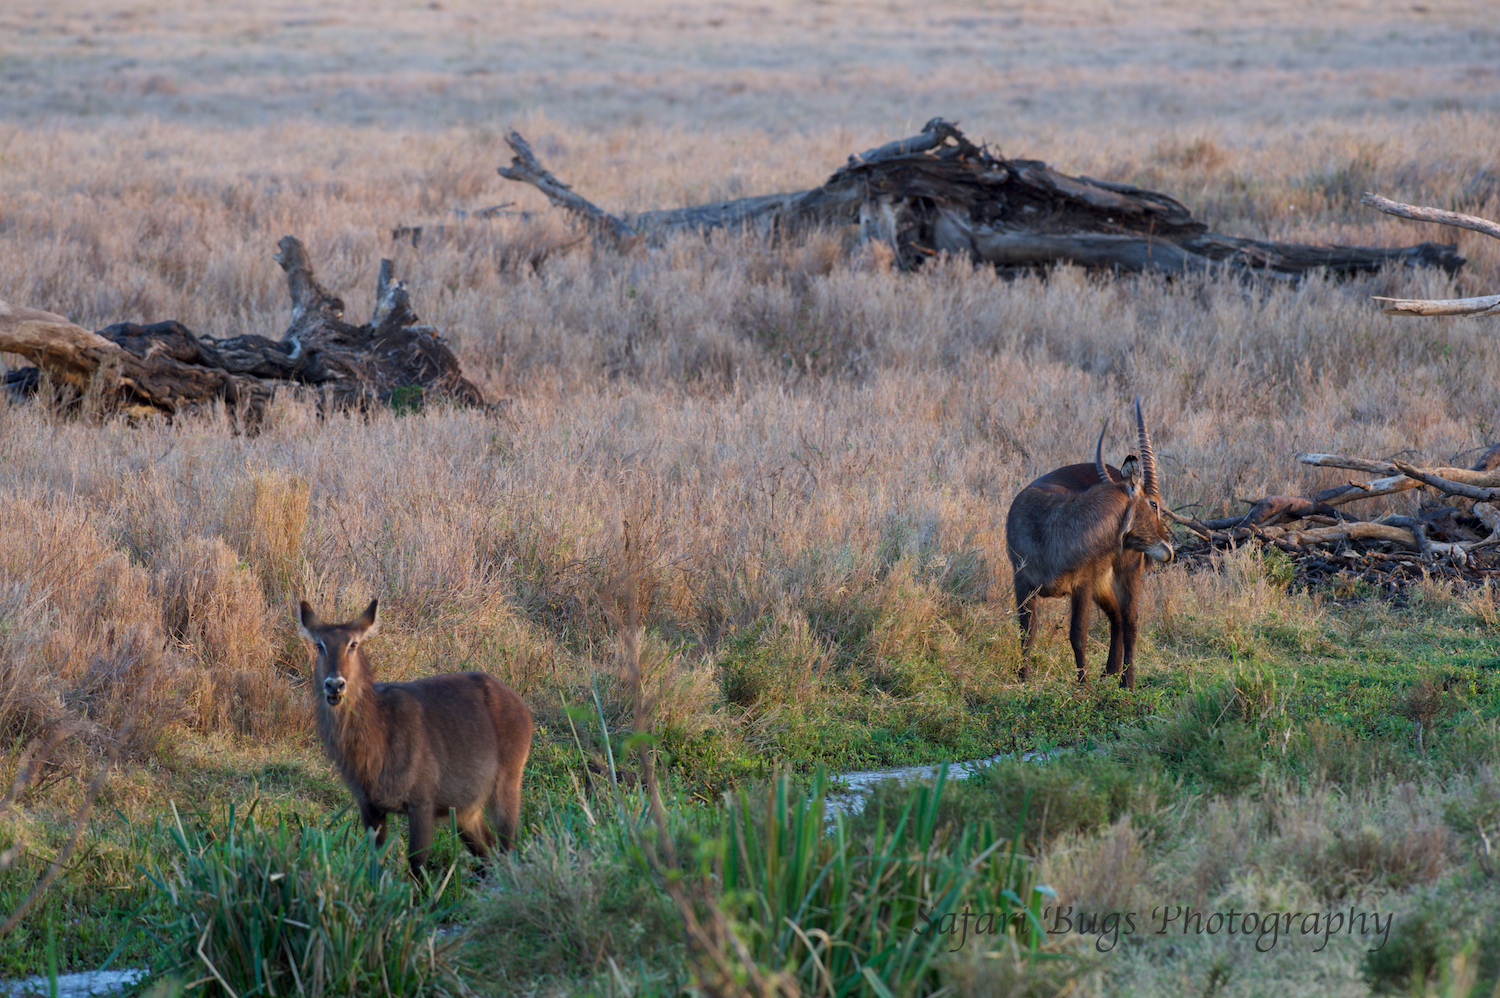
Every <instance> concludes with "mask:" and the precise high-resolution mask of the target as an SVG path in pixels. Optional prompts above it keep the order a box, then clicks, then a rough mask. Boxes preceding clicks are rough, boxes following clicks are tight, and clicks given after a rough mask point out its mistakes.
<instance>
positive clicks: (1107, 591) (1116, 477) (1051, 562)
mask: <svg viewBox="0 0 1500 998" xmlns="http://www.w3.org/2000/svg"><path fill="white" fill-rule="evenodd" d="M1135 426H1136V431H1137V433H1138V434H1139V436H1140V447H1141V456H1140V458H1139V459H1137V458H1136V456H1135V455H1134V454H1132V455H1130V456H1129V457H1127V458H1126V459H1125V460H1124V461H1123V462H1122V463H1121V466H1120V467H1119V468H1113V467H1110V466H1109V465H1106V464H1105V463H1104V430H1102V429H1101V430H1100V431H1099V443H1098V444H1097V445H1096V446H1095V447H1094V463H1093V464H1070V465H1068V466H1067V467H1065V468H1058V469H1057V470H1056V471H1052V472H1048V473H1047V474H1045V475H1043V476H1042V477H1041V478H1038V479H1037V480H1036V481H1034V482H1032V483H1031V484H1030V485H1028V486H1026V487H1025V488H1024V489H1022V490H1021V491H1020V493H1019V494H1018V495H1017V496H1016V498H1015V501H1014V502H1012V503H1011V504H1010V515H1009V516H1007V517H1006V519H1005V543H1006V546H1007V547H1008V548H1009V549H1010V563H1011V566H1012V567H1013V568H1014V569H1015V573H1016V609H1017V611H1018V616H1019V617H1020V619H1021V658H1022V665H1021V679H1022V680H1023V681H1024V680H1025V679H1026V678H1027V675H1028V674H1029V672H1030V655H1031V641H1032V637H1033V636H1034V634H1035V631H1036V612H1037V611H1036V601H1037V600H1038V599H1040V598H1043V597H1049V596H1067V597H1069V598H1071V599H1072V601H1073V620H1072V626H1071V627H1070V628H1069V633H1068V638H1069V641H1070V643H1071V644H1072V645H1073V659H1074V661H1075V662H1076V663H1077V665H1078V680H1079V682H1083V681H1084V680H1085V679H1086V678H1087V673H1086V672H1085V671H1084V652H1085V650H1086V647H1087V643H1088V636H1089V610H1090V604H1092V603H1098V604H1099V607H1100V608H1101V609H1102V610H1103V611H1104V612H1105V614H1106V615H1108V617H1109V661H1108V662H1107V663H1106V665H1105V667H1104V674H1105V675H1106V676H1112V675H1115V674H1116V673H1120V672H1121V671H1122V669H1123V674H1122V675H1121V676H1120V685H1121V686H1124V687H1125V688H1126V689H1131V688H1134V686H1135V639H1136V635H1137V634H1138V633H1139V632H1140V596H1141V582H1142V578H1143V577H1144V575H1145V572H1146V561H1147V559H1149V560H1151V561H1153V562H1164V561H1169V560H1170V559H1171V558H1172V540H1171V535H1170V534H1169V533H1168V532H1167V528H1166V526H1165V524H1163V523H1162V518H1161V505H1160V504H1161V492H1160V490H1159V488H1158V483H1157V477H1156V455H1155V453H1154V452H1153V451H1152V450H1151V435H1150V434H1149V433H1147V432H1146V421H1145V419H1144V418H1142V416H1141V400H1140V399H1139V398H1137V399H1136V400H1135ZM1105 428H1106V429H1107V428H1108V424H1106V426H1105Z"/></svg>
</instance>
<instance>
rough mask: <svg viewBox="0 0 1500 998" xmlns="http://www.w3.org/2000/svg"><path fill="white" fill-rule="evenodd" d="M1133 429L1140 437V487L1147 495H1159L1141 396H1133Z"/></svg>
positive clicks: (1153, 453)
mask: <svg viewBox="0 0 1500 998" xmlns="http://www.w3.org/2000/svg"><path fill="white" fill-rule="evenodd" d="M1135 429H1136V432H1137V433H1138V434H1139V435H1140V438H1141V488H1143V489H1145V491H1146V494H1147V495H1148V496H1160V495H1161V492H1160V491H1159V490H1158V489H1157V487H1156V452H1155V451H1153V450H1152V449H1151V434H1149V433H1147V432H1146V420H1145V417H1143V416H1142V415H1141V397H1140V396H1139V395H1137V396H1136V397H1135Z"/></svg>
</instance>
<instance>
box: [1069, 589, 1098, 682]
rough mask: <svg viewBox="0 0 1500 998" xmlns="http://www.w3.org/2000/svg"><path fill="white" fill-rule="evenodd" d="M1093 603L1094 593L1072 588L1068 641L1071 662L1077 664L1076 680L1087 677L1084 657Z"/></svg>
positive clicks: (1086, 650)
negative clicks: (1071, 619)
mask: <svg viewBox="0 0 1500 998" xmlns="http://www.w3.org/2000/svg"><path fill="white" fill-rule="evenodd" d="M1093 605H1094V594H1093V593H1091V592H1089V591H1088V590H1087V589H1085V588H1083V587H1081V586H1080V587H1079V588H1077V589H1075V590H1073V621H1072V624H1071V626H1069V628H1068V643H1069V644H1071V645H1072V646H1073V662H1074V664H1076V665H1077V666H1078V681H1079V682H1080V683H1086V682H1088V679H1089V674H1088V671H1087V670H1086V668H1085V665H1084V658H1085V656H1086V655H1087V653H1088V647H1089V609H1090V608H1091V607H1092V606H1093Z"/></svg>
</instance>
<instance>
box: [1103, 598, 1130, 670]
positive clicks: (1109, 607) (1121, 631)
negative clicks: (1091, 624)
mask: <svg viewBox="0 0 1500 998" xmlns="http://www.w3.org/2000/svg"><path fill="white" fill-rule="evenodd" d="M1112 595H1113V594H1112V593H1110V594H1106V596H1105V598H1103V599H1100V600H1099V608H1100V609H1102V610H1103V611H1104V615H1105V616H1106V617H1108V618H1109V658H1108V659H1107V660H1106V661H1105V663H1104V674H1105V675H1106V676H1113V675H1115V674H1116V673H1118V672H1119V671H1120V666H1121V664H1122V663H1123V661H1124V659H1125V621H1124V617H1123V614H1122V613H1121V612H1120V604H1119V603H1117V602H1116V601H1115V600H1113V599H1111V598H1109V597H1110V596H1112Z"/></svg>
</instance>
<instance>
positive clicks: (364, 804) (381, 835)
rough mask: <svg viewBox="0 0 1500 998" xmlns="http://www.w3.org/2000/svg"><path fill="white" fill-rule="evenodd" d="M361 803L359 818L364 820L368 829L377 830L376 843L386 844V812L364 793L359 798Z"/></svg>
mask: <svg viewBox="0 0 1500 998" xmlns="http://www.w3.org/2000/svg"><path fill="white" fill-rule="evenodd" d="M357 803H358V804H359V820H360V821H362V822H364V824H365V828H366V829H373V830H374V832H375V845H377V846H383V845H385V812H384V811H382V810H381V809H380V808H378V807H376V806H375V805H374V804H371V803H370V801H369V800H368V799H366V798H365V797H364V795H360V797H359V798H358V800H357Z"/></svg>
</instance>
